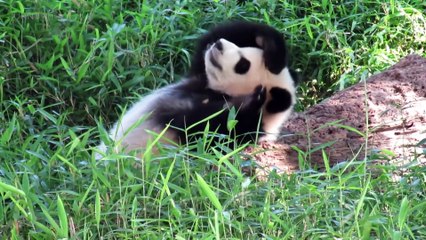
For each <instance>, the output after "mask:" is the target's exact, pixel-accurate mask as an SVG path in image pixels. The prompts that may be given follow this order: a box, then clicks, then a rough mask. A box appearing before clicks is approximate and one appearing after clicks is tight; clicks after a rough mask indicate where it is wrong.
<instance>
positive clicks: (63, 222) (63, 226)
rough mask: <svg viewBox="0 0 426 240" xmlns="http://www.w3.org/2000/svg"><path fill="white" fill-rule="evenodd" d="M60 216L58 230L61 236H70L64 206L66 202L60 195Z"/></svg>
mask: <svg viewBox="0 0 426 240" xmlns="http://www.w3.org/2000/svg"><path fill="white" fill-rule="evenodd" d="M57 202H58V217H59V226H60V229H59V231H58V234H59V237H61V238H68V218H67V213H66V211H65V208H64V203H63V202H62V200H61V198H60V197H59V196H58V201H57Z"/></svg>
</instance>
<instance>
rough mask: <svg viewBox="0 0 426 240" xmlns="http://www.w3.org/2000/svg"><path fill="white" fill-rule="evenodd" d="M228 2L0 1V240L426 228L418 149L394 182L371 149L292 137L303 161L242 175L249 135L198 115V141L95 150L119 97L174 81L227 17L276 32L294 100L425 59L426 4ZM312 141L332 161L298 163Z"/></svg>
mask: <svg viewBox="0 0 426 240" xmlns="http://www.w3.org/2000/svg"><path fill="white" fill-rule="evenodd" d="M236 2H237V1H126V0H124V1H111V0H108V1H99V0H85V1H71V0H65V1H47V0H37V1H30V0H3V1H0V119H1V121H0V239H25V238H30V239H57V238H72V239H85V238H95V239H97V238H100V237H104V238H116V239H122V238H127V239H138V238H140V239H156V238H165V239H191V238H192V239H203V238H226V239H228V238H230V239H261V238H264V239H317V238H326V239H331V238H342V239H370V238H375V239H423V238H425V237H426V228H425V226H426V222H425V220H424V219H426V216H425V213H426V204H425V202H424V198H425V192H426V191H425V189H426V185H425V172H426V169H425V167H424V166H422V165H421V164H418V162H417V161H416V159H413V161H412V162H413V163H412V164H411V165H409V166H405V169H404V171H405V175H403V176H401V177H400V178H399V179H398V180H395V179H392V176H395V175H396V173H398V170H399V169H398V168H396V167H392V166H388V165H380V166H374V165H373V166H371V165H369V167H368V168H367V167H366V164H368V163H369V160H365V161H361V162H358V161H355V160H352V161H348V162H345V163H342V164H339V165H336V166H331V165H330V164H329V160H328V157H327V155H326V151H324V148H326V147H329V146H326V145H324V146H320V147H319V148H317V149H312V150H311V151H308V152H303V151H301V150H300V149H298V152H299V161H300V163H301V166H302V169H303V171H300V172H298V173H296V174H292V175H284V176H279V175H277V174H275V173H271V175H270V176H269V179H268V180H267V181H265V182H259V181H258V180H257V179H256V178H254V177H248V176H246V175H245V174H244V173H243V171H242V167H243V166H245V165H247V162H246V161H244V160H245V156H244V155H243V154H241V150H242V149H244V148H245V147H246V146H235V144H234V141H233V139H229V138H227V137H226V136H219V137H216V138H212V137H211V135H212V133H211V131H209V125H207V126H206V130H205V133H204V135H203V138H202V139H201V140H199V141H195V142H192V143H190V144H188V145H186V146H179V147H170V148H167V147H165V146H164V147H163V148H160V149H159V153H158V154H151V150H152V149H151V148H150V149H148V150H147V152H146V155H147V157H146V158H145V159H143V160H141V159H139V158H136V157H134V156H131V155H130V156H129V155H125V154H121V153H111V154H109V155H107V156H106V157H105V158H104V159H103V160H101V161H96V160H95V158H94V151H93V146H96V145H97V143H98V141H97V139H99V136H100V138H102V139H105V138H106V133H105V129H103V127H102V126H109V125H110V124H111V123H112V122H114V121H115V120H116V119H117V118H118V116H120V113H121V109H120V106H121V107H123V108H124V107H125V106H126V105H128V104H131V103H132V102H134V101H135V100H136V99H137V98H139V97H140V95H141V94H144V93H146V92H149V91H150V90H152V89H155V88H158V87H161V86H163V85H166V84H168V83H170V82H174V81H177V80H178V79H179V78H180V76H182V75H184V74H185V72H186V70H187V68H188V64H189V61H190V56H191V53H192V50H193V48H194V40H195V39H196V38H197V37H198V36H199V35H200V34H201V33H203V32H204V31H205V29H207V28H208V27H209V26H211V25H212V24H214V23H217V22H220V21H223V20H227V19H241V18H245V19H249V20H253V21H259V22H265V23H268V24H271V25H272V26H274V27H276V28H278V29H280V30H281V31H282V32H283V33H285V35H286V37H287V39H288V44H289V48H290V50H291V52H292V66H293V67H294V68H297V69H299V70H300V74H301V76H302V77H301V78H302V80H303V81H304V82H303V83H302V84H301V87H300V101H299V102H300V104H299V109H303V108H305V107H307V106H310V105H312V104H315V103H317V102H318V101H320V100H322V99H323V98H325V97H327V96H328V95H330V94H331V93H333V92H334V91H336V90H339V89H343V88H345V87H347V86H349V85H351V84H354V83H356V82H358V81H360V80H361V79H364V78H365V77H367V76H369V75H371V74H374V73H376V72H380V71H382V70H384V69H385V68H387V67H389V66H390V65H392V64H393V63H395V62H397V61H398V60H399V59H400V58H401V57H403V56H405V55H407V54H409V53H418V54H421V55H423V56H426V54H425V52H424V50H425V49H424V46H425V44H426V37H425V36H426V35H425V32H426V16H425V9H426V5H425V3H424V2H423V1H419V0H417V1H415V0H413V1H388V2H380V1H254V2H250V1H247V2H246V3H244V4H239V5H238V4H237V3H236ZM232 119H233V118H232V116H230V122H229V124H228V127H229V128H230V130H232V129H233V128H234V127H235V124H238V123H236V122H235V121H233V120H232ZM332 124H337V125H338V126H340V127H342V128H346V129H348V130H350V131H354V132H355V133H357V134H360V135H363V134H364V133H361V132H356V131H355V129H350V128H349V127H347V126H343V125H339V123H338V122H336V123H332ZM213 139H215V141H214V140H213ZM155 143H156V142H153V143H152V144H153V145H152V146H151V147H154V145H155ZM312 151H322V153H323V157H324V161H325V163H326V171H325V172H320V171H316V170H313V169H312V168H311V167H310V166H309V164H308V163H307V162H306V161H305V160H306V158H307V156H308V155H309V154H311V152H312ZM422 154H424V153H422ZM388 155H391V153H390V154H389V153H388ZM243 156H244V157H243ZM249 162H250V161H249ZM371 168H373V169H371ZM305 169H306V170H305Z"/></svg>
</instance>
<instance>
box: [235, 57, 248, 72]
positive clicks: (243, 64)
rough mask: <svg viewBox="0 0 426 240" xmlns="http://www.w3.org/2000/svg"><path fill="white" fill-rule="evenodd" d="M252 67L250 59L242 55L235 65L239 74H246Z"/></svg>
mask: <svg viewBox="0 0 426 240" xmlns="http://www.w3.org/2000/svg"><path fill="white" fill-rule="evenodd" d="M249 69H250V61H249V60H247V59H246V58H244V57H241V58H240V60H239V61H238V63H237V64H236V65H235V67H234V71H235V72H236V73H237V74H245V73H247V72H248V70H249Z"/></svg>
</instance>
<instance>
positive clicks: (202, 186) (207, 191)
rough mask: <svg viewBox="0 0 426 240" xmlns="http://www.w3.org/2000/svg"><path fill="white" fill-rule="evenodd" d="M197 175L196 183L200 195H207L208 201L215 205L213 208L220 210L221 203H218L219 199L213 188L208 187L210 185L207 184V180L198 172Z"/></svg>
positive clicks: (221, 208)
mask: <svg viewBox="0 0 426 240" xmlns="http://www.w3.org/2000/svg"><path fill="white" fill-rule="evenodd" d="M196 175H197V183H198V187H199V190H200V193H201V195H204V196H205V197H207V198H208V199H209V200H210V202H211V203H212V204H213V206H215V208H216V209H217V210H219V211H221V212H222V210H223V207H222V204H220V202H219V199H218V198H217V196H216V194H215V193H214V192H213V190H212V189H211V188H210V186H209V185H208V184H207V182H206V181H205V180H204V179H203V178H202V177H201V176H200V175H199V174H198V173H196Z"/></svg>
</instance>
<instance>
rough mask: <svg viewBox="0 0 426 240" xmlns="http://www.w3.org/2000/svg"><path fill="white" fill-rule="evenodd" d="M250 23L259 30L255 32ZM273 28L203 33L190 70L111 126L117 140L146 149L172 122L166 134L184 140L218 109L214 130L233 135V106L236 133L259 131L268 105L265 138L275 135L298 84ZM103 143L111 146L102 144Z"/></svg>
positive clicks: (235, 26)
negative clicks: (149, 141) (231, 131)
mask: <svg viewBox="0 0 426 240" xmlns="http://www.w3.org/2000/svg"><path fill="white" fill-rule="evenodd" d="M238 26H244V27H249V29H241V28H238ZM251 27H252V28H254V29H255V30H257V31H256V32H252V31H250V30H253V29H250V28H251ZM232 29H234V30H238V31H237V32H235V33H236V34H237V35H238V36H239V37H236V36H237V35H233V34H229V32H230V31H231V30H232ZM271 29H272V28H270V27H268V26H265V25H260V24H253V23H246V22H239V23H233V24H225V25H222V26H220V27H218V28H216V29H213V30H212V31H210V32H209V33H207V34H206V35H204V36H203V37H202V38H201V39H200V41H199V43H198V45H197V49H196V52H195V54H194V56H193V59H192V63H191V69H190V72H189V75H188V76H187V77H186V78H184V79H183V80H181V81H180V82H178V83H176V84H171V85H168V86H166V87H164V88H161V89H158V90H156V91H153V92H152V93H151V94H149V95H147V96H145V97H143V98H142V99H141V100H140V101H139V102H137V103H136V104H135V105H133V106H132V107H131V108H130V109H129V110H128V111H127V112H126V113H125V114H124V115H123V117H122V118H121V119H120V120H119V121H118V122H117V123H116V124H115V125H114V127H113V128H112V129H111V130H110V132H109V133H110V137H111V138H112V140H113V141H114V142H115V143H116V144H118V145H119V146H120V149H123V150H125V151H131V150H135V149H140V148H144V147H145V145H146V144H147V141H148V140H149V139H153V138H155V136H153V134H152V132H154V133H160V132H161V131H163V129H165V127H167V126H168V125H169V124H170V126H171V127H169V128H168V129H167V131H166V133H165V135H164V136H163V138H164V137H166V138H168V139H170V140H172V141H174V142H182V143H184V142H186V140H187V137H188V136H187V135H192V134H195V133H197V132H202V131H203V130H204V128H205V124H198V125H197V124H195V123H198V122H200V121H202V120H203V119H206V118H207V117H209V116H211V115H212V114H215V113H217V114H216V115H217V116H215V117H214V118H212V119H210V120H209V124H210V130H212V131H216V132H217V133H220V134H229V131H228V129H227V122H228V115H229V109H230V108H231V107H235V108H236V109H237V114H236V120H237V121H238V122H237V125H236V128H235V133H236V136H237V137H240V139H242V138H243V137H244V135H246V134H248V135H250V134H256V131H257V130H258V123H259V122H258V121H259V118H260V116H261V111H262V110H263V116H262V130H264V131H266V132H267V133H268V134H267V135H265V136H272V137H267V138H264V139H274V138H275V137H276V136H277V134H278V133H279V128H280V126H281V124H282V123H283V122H284V121H285V120H286V118H287V117H288V115H289V114H290V112H291V109H292V106H293V104H294V102H295V83H294V81H293V78H292V77H291V72H290V71H289V70H288V68H287V62H286V60H283V59H286V54H287V53H286V51H285V45H284V40H283V38H282V37H281V36H280V34H279V33H278V32H277V31H276V30H274V29H272V30H273V31H271ZM240 30H243V31H240ZM246 30H247V31H246ZM238 33H240V34H243V35H239V34H238ZM244 34H245V36H244ZM242 36H244V37H243V38H241V37H242ZM245 38H246V39H245ZM244 39H245V40H244ZM265 101H266V104H265ZM189 126H191V127H190V128H188V127H189ZM185 129H186V130H185ZM245 139H248V138H245ZM99 148H100V150H101V151H106V146H105V144H103V143H102V144H101V146H100V147H99Z"/></svg>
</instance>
